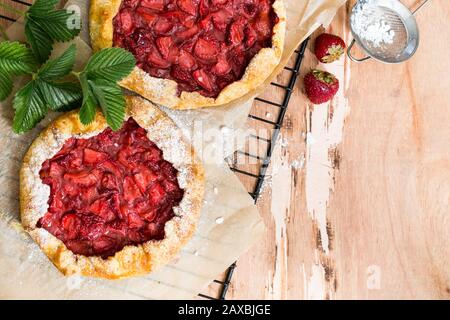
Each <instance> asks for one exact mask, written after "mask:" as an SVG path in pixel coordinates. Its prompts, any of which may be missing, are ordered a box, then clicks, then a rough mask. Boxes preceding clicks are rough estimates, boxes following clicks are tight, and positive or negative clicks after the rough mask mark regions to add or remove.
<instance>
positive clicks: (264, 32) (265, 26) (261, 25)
mask: <svg viewBox="0 0 450 320" xmlns="http://www.w3.org/2000/svg"><path fill="white" fill-rule="evenodd" d="M254 26H255V31H256V32H257V33H258V35H259V36H260V37H269V36H271V35H272V23H271V21H270V16H269V13H261V14H260V16H259V19H258V20H257V21H256V23H255V25H254Z"/></svg>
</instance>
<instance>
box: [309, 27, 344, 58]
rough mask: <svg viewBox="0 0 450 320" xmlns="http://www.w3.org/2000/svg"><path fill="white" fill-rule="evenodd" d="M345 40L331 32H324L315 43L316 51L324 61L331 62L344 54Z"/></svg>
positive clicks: (317, 55) (318, 56)
mask: <svg viewBox="0 0 450 320" xmlns="http://www.w3.org/2000/svg"><path fill="white" fill-rule="evenodd" d="M345 48H346V46H345V42H344V40H342V39H341V38H340V37H338V36H335V35H333V34H329V33H322V34H321V35H320V36H318V37H317V39H316V42H315V44H314V53H315V55H316V57H317V59H319V61H320V62H322V63H331V62H334V61H336V60H339V58H340V57H341V56H342V55H343V54H344V51H345Z"/></svg>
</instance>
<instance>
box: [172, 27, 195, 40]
mask: <svg viewBox="0 0 450 320" xmlns="http://www.w3.org/2000/svg"><path fill="white" fill-rule="evenodd" d="M199 31H200V29H199V28H198V27H197V26H193V27H192V28H189V29H186V30H183V31H180V32H177V33H175V36H176V37H177V38H178V39H179V40H188V39H191V38H192V37H194V36H195V35H196V34H197V33H198V32H199Z"/></svg>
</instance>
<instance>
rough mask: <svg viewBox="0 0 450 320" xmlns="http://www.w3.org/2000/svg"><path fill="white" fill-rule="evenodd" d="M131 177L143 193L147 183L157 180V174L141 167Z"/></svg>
mask: <svg viewBox="0 0 450 320" xmlns="http://www.w3.org/2000/svg"><path fill="white" fill-rule="evenodd" d="M133 178H134V181H135V182H136V184H137V186H138V187H139V189H140V190H141V192H142V193H144V192H145V190H146V189H147V187H148V186H149V185H151V184H152V183H154V182H155V181H157V180H158V175H157V174H156V173H155V172H153V171H152V170H150V169H148V168H145V167H141V169H140V171H139V172H138V173H136V174H135V175H134V176H133Z"/></svg>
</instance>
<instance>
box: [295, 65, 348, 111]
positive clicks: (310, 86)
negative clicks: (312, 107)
mask: <svg viewBox="0 0 450 320" xmlns="http://www.w3.org/2000/svg"><path fill="white" fill-rule="evenodd" d="M303 81H304V84H305V90H306V95H307V96H308V98H309V100H311V102H312V103H314V104H321V103H325V102H327V101H329V100H331V99H332V98H333V97H334V95H335V94H336V92H337V91H338V90H339V80H338V79H337V78H336V77H335V76H334V75H332V74H331V73H329V72H326V71H321V70H317V69H314V70H312V71H310V72H309V73H308V74H307V75H306V76H305V78H304V80H303Z"/></svg>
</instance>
